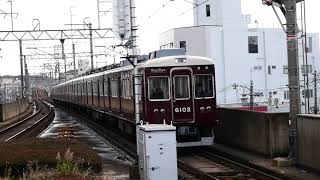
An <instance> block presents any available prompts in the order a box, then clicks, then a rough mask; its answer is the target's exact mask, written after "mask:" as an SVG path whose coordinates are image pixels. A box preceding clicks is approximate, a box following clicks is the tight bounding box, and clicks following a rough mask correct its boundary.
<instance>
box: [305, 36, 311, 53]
mask: <svg viewBox="0 0 320 180" xmlns="http://www.w3.org/2000/svg"><path fill="white" fill-rule="evenodd" d="M306 52H307V53H312V37H309V38H308V46H307V49H306Z"/></svg>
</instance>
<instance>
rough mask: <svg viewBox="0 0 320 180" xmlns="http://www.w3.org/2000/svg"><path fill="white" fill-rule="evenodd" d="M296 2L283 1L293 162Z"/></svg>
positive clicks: (296, 89) (296, 86)
mask: <svg viewBox="0 0 320 180" xmlns="http://www.w3.org/2000/svg"><path fill="white" fill-rule="evenodd" d="M296 3H297V1H296V0H285V1H284V2H283V4H284V6H285V8H286V14H285V16H286V22H287V24H286V26H287V47H288V80H289V97H290V112H289V120H290V149H291V152H290V157H291V158H292V159H293V160H294V161H295V160H296V157H297V115H298V114H299V110H300V107H299V105H300V102H299V99H300V98H299V97H300V90H299V68H298V67H299V62H298V56H297V53H298V51H297V15H296Z"/></svg>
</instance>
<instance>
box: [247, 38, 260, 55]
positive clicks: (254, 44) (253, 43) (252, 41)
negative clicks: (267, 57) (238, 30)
mask: <svg viewBox="0 0 320 180" xmlns="http://www.w3.org/2000/svg"><path fill="white" fill-rule="evenodd" d="M248 43H249V44H248V45H249V53H258V36H249V37H248Z"/></svg>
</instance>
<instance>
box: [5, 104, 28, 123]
mask: <svg viewBox="0 0 320 180" xmlns="http://www.w3.org/2000/svg"><path fill="white" fill-rule="evenodd" d="M19 105H20V108H19ZM28 107H29V102H28V100H27V99H22V100H20V101H16V102H12V103H6V104H0V122H3V121H6V120H8V119H11V118H14V117H16V116H18V115H19V113H20V114H22V113H24V112H25V111H27V110H28Z"/></svg>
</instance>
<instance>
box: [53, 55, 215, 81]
mask: <svg viewBox="0 0 320 180" xmlns="http://www.w3.org/2000/svg"><path fill="white" fill-rule="evenodd" d="M197 65H200V66H201V65H214V61H213V60H212V59H210V58H205V57H200V56H188V55H181V56H167V57H161V58H156V59H151V60H147V61H146V62H143V63H139V64H138V67H140V68H148V67H168V66H197ZM128 70H133V67H132V66H131V65H128V66H123V67H118V68H114V69H110V70H107V71H102V72H99V73H94V74H90V75H87V76H82V77H78V78H75V79H72V80H68V81H66V82H64V83H61V84H58V85H56V86H54V87H59V86H63V85H66V84H69V83H72V82H76V81H79V80H83V79H91V78H95V77H98V76H101V75H106V74H112V73H115V72H122V71H128Z"/></svg>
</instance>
